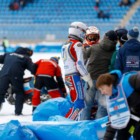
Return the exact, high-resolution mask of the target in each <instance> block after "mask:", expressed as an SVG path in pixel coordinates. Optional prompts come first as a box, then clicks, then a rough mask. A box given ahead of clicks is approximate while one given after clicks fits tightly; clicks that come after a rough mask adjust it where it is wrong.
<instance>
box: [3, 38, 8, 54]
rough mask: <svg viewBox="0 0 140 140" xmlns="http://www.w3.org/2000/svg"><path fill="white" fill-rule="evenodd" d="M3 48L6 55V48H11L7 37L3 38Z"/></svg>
mask: <svg viewBox="0 0 140 140" xmlns="http://www.w3.org/2000/svg"><path fill="white" fill-rule="evenodd" d="M2 47H3V50H4V53H6V48H8V47H9V41H8V39H7V38H6V37H4V38H3V41H2Z"/></svg>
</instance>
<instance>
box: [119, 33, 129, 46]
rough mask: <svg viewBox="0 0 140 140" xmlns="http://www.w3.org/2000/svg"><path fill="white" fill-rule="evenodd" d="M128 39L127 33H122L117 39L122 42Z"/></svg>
mask: <svg viewBox="0 0 140 140" xmlns="http://www.w3.org/2000/svg"><path fill="white" fill-rule="evenodd" d="M127 40H128V38H127V34H124V35H122V37H121V38H120V39H119V41H120V42H121V43H122V44H124V43H125V42H126V41H127Z"/></svg>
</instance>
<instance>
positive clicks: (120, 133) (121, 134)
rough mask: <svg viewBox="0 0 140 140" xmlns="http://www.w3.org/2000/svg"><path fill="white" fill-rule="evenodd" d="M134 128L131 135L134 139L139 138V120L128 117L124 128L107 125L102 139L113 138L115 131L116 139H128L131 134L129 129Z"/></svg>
mask: <svg viewBox="0 0 140 140" xmlns="http://www.w3.org/2000/svg"><path fill="white" fill-rule="evenodd" d="M132 127H133V128H134V133H133V136H134V138H135V140H140V122H136V121H135V120H132V119H130V121H129V123H128V125H127V127H126V128H124V129H121V130H116V129H114V128H112V127H111V126H108V127H107V129H106V133H105V135H104V140H113V139H114V137H115V134H116V132H117V137H116V140H129V138H130V136H131V134H130V131H131V130H132Z"/></svg>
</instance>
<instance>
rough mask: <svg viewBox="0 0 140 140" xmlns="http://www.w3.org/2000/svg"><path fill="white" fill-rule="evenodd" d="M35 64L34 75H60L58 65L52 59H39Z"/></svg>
mask: <svg viewBox="0 0 140 140" xmlns="http://www.w3.org/2000/svg"><path fill="white" fill-rule="evenodd" d="M36 64H37V66H38V68H37V71H36V75H49V76H57V77H59V76H62V73H61V68H60V66H59V65H58V64H57V63H56V62H55V61H53V60H48V59H40V60H39V61H37V62H36Z"/></svg>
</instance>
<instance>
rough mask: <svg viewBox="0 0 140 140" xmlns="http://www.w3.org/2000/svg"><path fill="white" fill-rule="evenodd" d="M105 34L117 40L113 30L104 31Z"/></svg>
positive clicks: (112, 39)
mask: <svg viewBox="0 0 140 140" xmlns="http://www.w3.org/2000/svg"><path fill="white" fill-rule="evenodd" d="M105 36H106V37H108V39H109V40H111V41H117V34H116V33H115V31H113V30H110V31H108V32H106V33H105Z"/></svg>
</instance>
